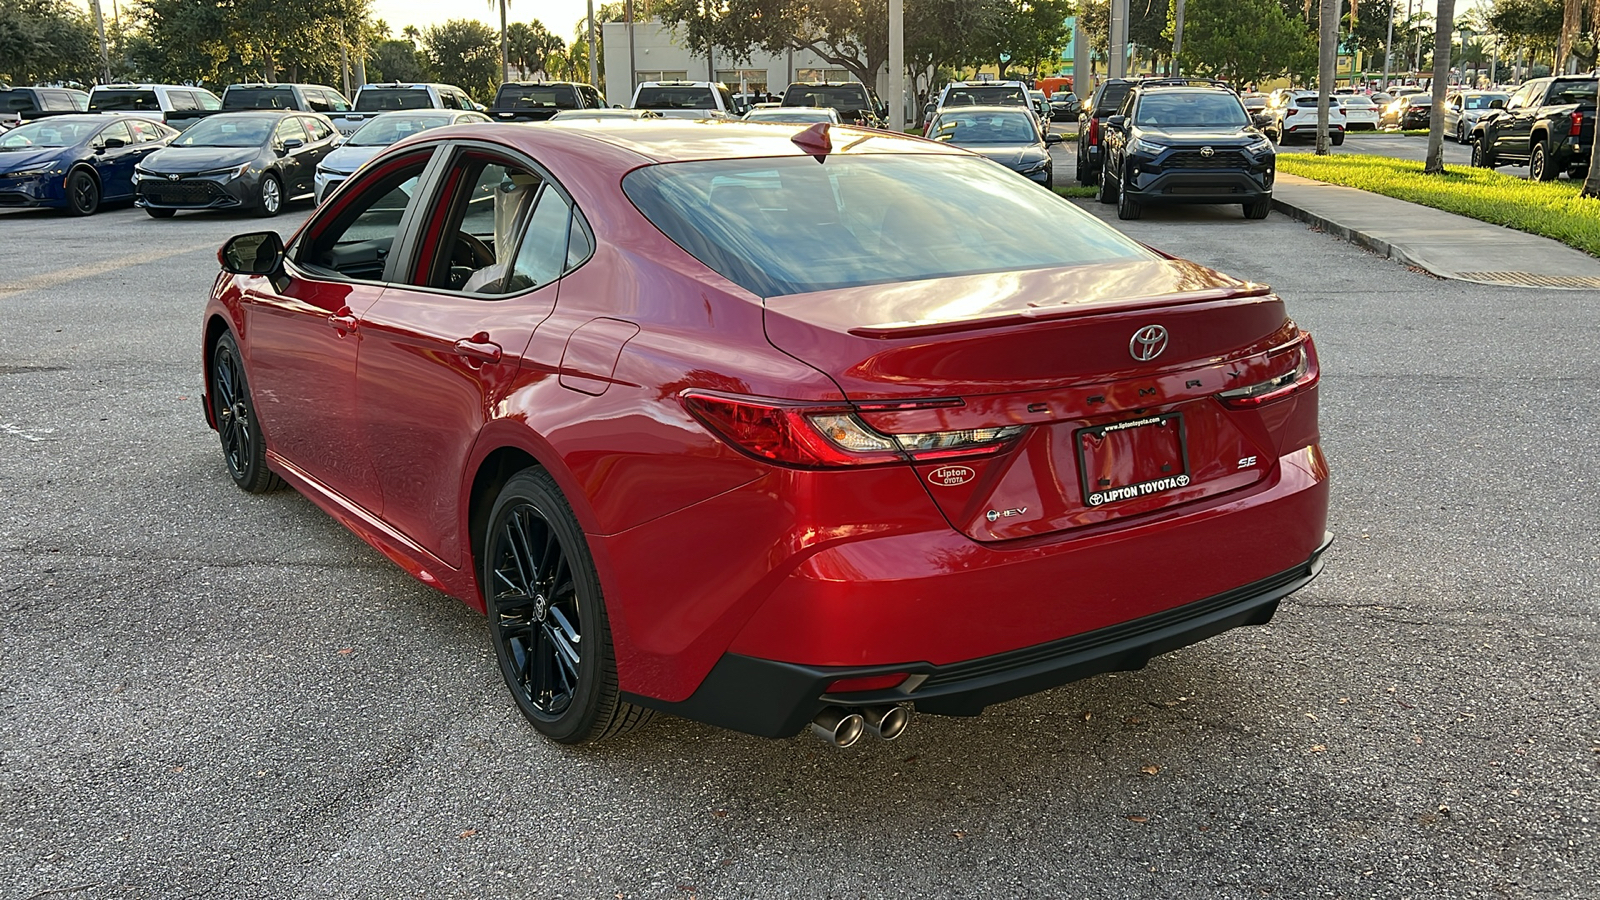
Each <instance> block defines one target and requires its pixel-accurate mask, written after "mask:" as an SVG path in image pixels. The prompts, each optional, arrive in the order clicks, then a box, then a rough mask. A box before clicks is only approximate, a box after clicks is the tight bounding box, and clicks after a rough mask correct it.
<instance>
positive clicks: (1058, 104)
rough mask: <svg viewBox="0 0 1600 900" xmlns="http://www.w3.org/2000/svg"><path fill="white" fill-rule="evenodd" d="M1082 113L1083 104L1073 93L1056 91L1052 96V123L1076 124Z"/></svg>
mask: <svg viewBox="0 0 1600 900" xmlns="http://www.w3.org/2000/svg"><path fill="white" fill-rule="evenodd" d="M1081 112H1083V104H1082V103H1080V102H1078V97H1077V95H1075V94H1073V93H1072V92H1071V91H1056V92H1055V93H1054V94H1051V95H1050V121H1052V122H1076V121H1077V120H1078V113H1081Z"/></svg>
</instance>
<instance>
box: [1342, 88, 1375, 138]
mask: <svg viewBox="0 0 1600 900" xmlns="http://www.w3.org/2000/svg"><path fill="white" fill-rule="evenodd" d="M1339 111H1340V112H1342V113H1344V127H1345V130H1346V131H1376V130H1378V104H1376V103H1373V102H1372V98H1370V97H1368V96H1367V95H1366V94H1351V95H1349V96H1342V97H1340V98H1339Z"/></svg>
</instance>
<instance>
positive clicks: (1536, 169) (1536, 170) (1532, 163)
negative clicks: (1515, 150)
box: [1528, 141, 1561, 181]
mask: <svg viewBox="0 0 1600 900" xmlns="http://www.w3.org/2000/svg"><path fill="white" fill-rule="evenodd" d="M1559 174H1561V173H1560V172H1558V171H1556V167H1555V166H1552V165H1551V164H1550V145H1549V143H1548V142H1546V141H1540V142H1539V143H1537V144H1534V145H1533V155H1532V156H1531V157H1529V158H1528V177H1529V178H1530V179H1532V180H1534V181H1555V180H1556V176H1557V175H1559Z"/></svg>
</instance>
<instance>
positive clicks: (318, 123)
mask: <svg viewBox="0 0 1600 900" xmlns="http://www.w3.org/2000/svg"><path fill="white" fill-rule="evenodd" d="M300 124H301V126H302V127H304V128H305V130H306V136H307V138H308V141H309V142H308V143H307V144H306V146H305V148H304V150H305V152H304V153H302V154H301V156H300V163H301V165H303V166H304V167H305V169H306V171H308V172H310V173H311V175H310V176H307V183H308V184H309V183H310V178H311V177H312V176H314V175H315V174H316V171H317V166H318V164H320V163H321V162H322V160H323V159H325V158H326V157H327V155H328V154H329V153H332V152H333V138H334V135H336V134H338V132H337V131H335V130H334V128H333V125H332V123H330V122H327V121H325V120H323V119H320V118H318V117H316V116H301V117H300ZM308 190H309V188H308Z"/></svg>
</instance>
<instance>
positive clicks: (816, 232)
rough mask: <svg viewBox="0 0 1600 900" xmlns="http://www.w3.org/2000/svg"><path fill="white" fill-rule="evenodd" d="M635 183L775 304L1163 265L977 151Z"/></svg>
mask: <svg viewBox="0 0 1600 900" xmlns="http://www.w3.org/2000/svg"><path fill="white" fill-rule="evenodd" d="M622 187H623V190H624V191H625V192H626V193H627V195H628V198H629V199H631V200H632V201H633V203H634V205H635V206H637V207H638V208H639V210H640V212H642V213H643V214H644V215H645V217H646V218H648V219H649V220H650V221H651V222H653V223H655V226H656V227H657V228H659V229H661V231H662V232H664V233H665V234H666V235H667V236H668V237H669V238H671V239H672V240H673V241H674V242H675V243H677V244H678V246H680V247H682V248H683V249H684V250H685V251H687V252H688V253H690V254H691V255H693V256H694V257H696V258H697V259H699V260H700V261H701V262H702V263H705V264H706V265H707V266H709V267H710V268H712V269H713V270H715V271H717V272H719V273H721V274H722V275H723V276H724V277H726V278H728V279H729V280H730V281H733V282H734V283H735V284H738V285H740V286H741V287H743V288H745V289H746V290H748V291H750V292H751V293H753V294H756V295H758V296H762V297H771V296H778V295H783V294H799V293H806V292H809V291H820V290H828V289H833V288H843V287H856V286H860V285H868V284H881V283H884V282H893V281H913V280H918V279H925V278H943V277H948V276H953V275H966V274H975V273H979V272H1005V271H1016V270H1025V269H1041V268H1054V267H1059V266H1077V265H1084V264H1086V263H1094V262H1106V261H1111V260H1120V259H1152V258H1154V257H1153V256H1152V255H1151V253H1150V251H1148V250H1146V249H1145V248H1143V247H1142V246H1140V245H1139V244H1137V243H1135V242H1134V241H1132V240H1129V239H1128V238H1126V237H1124V236H1123V235H1121V234H1119V233H1118V232H1116V231H1114V230H1112V229H1111V228H1110V227H1109V226H1106V225H1104V224H1102V223H1101V222H1100V221H1099V220H1097V219H1095V218H1093V217H1092V216H1089V215H1088V214H1087V213H1084V212H1082V211H1080V210H1079V209H1078V208H1077V207H1076V206H1073V205H1072V204H1071V203H1070V202H1068V201H1067V200H1064V199H1062V198H1061V197H1058V196H1056V195H1055V194H1053V193H1051V192H1049V191H1043V190H1040V189H1039V188H1038V187H1037V186H1035V185H1033V184H1030V183H1029V182H1027V181H1025V180H1023V179H1021V178H1018V177H1017V176H1016V175H1014V174H1012V173H1011V172H1008V171H1006V170H1005V169H1002V168H1000V167H999V166H996V165H994V164H993V163H990V162H989V161H987V160H984V159H980V158H976V157H969V156H966V155H961V156H955V155H951V156H926V155H920V154H918V155H912V154H904V155H902V154H882V155H870V156H859V157H849V156H840V155H834V156H831V157H829V158H828V161H827V165H826V166H819V165H817V163H816V161H815V160H813V159H811V158H810V157H784V158H780V159H771V158H768V159H726V160H705V161H695V162H683V163H670V164H661V165H654V166H647V167H644V168H642V169H636V170H635V171H633V172H631V173H630V174H629V175H628V176H627V177H626V178H624V179H623V181H622ZM972 222H1005V223H1007V227H1006V228H1004V229H990V228H972V227H971V223H972ZM1017 234H1051V235H1058V236H1059V237H1057V238H1054V239H1052V240H1049V241H1022V240H1017V239H1016V238H1015V235H1017Z"/></svg>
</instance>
